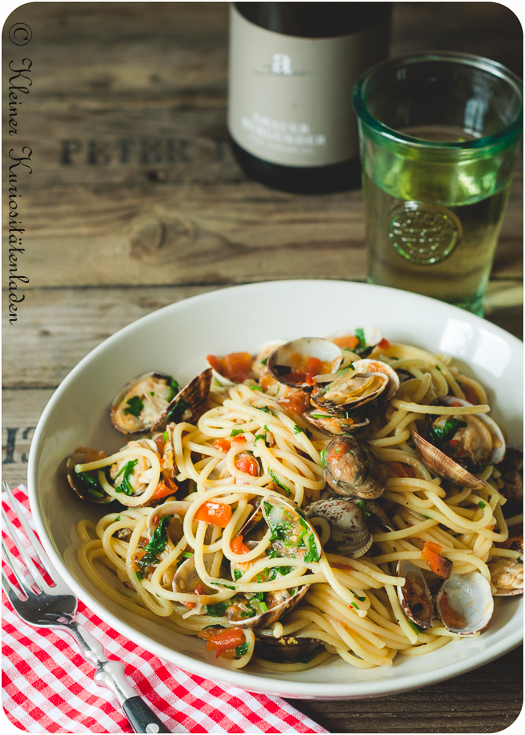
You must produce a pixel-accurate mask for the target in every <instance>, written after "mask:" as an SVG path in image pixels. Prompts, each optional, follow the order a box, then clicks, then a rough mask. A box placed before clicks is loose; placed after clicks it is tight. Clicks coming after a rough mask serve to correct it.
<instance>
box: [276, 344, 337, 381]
mask: <svg viewBox="0 0 525 735" xmlns="http://www.w3.org/2000/svg"><path fill="white" fill-rule="evenodd" d="M311 360H315V361H316V362H315V365H316V370H315V373H313V374H311V375H310V374H309V371H308V367H309V364H310V365H311V364H312V363H311ZM342 360H343V353H342V352H341V348H340V347H338V346H337V345H336V344H334V343H333V342H330V340H328V339H322V338H319V337H301V338H300V339H294V340H292V341H291V342H286V343H285V344H283V345H280V346H279V347H277V348H276V349H275V350H274V351H273V352H272V353H271V354H270V356H269V357H268V361H267V363H266V367H267V368H268V371H269V373H270V374H271V375H272V376H273V377H274V378H275V379H276V380H278V381H279V382H280V383H284V385H288V386H290V387H292V388H302V389H303V390H310V389H311V388H312V386H313V375H314V374H321V373H322V374H326V373H333V372H335V371H336V370H337V368H338V367H339V365H340V364H341V362H342Z"/></svg>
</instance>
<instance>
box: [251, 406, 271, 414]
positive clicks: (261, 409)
mask: <svg viewBox="0 0 525 735" xmlns="http://www.w3.org/2000/svg"><path fill="white" fill-rule="evenodd" d="M255 408H258V409H259V411H264V413H272V412H271V411H270V409H269V408H268V406H263V407H262V408H261V407H260V406H255Z"/></svg>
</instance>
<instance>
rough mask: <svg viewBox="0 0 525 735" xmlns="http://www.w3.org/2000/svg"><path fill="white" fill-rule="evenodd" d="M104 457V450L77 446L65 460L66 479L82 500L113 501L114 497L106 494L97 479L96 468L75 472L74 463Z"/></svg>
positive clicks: (84, 462)
mask: <svg viewBox="0 0 525 735" xmlns="http://www.w3.org/2000/svg"><path fill="white" fill-rule="evenodd" d="M106 457H107V454H106V453H105V452H99V451H98V450H96V449H89V448H87V447H78V448H77V449H75V451H74V453H73V454H72V455H71V456H70V457H68V459H67V462H66V471H67V481H68V482H69V484H70V486H71V487H72V488H73V490H74V491H75V492H76V494H77V495H78V497H79V498H82V500H87V501H88V502H90V503H112V502H113V500H114V499H113V498H112V497H111V496H110V495H108V494H107V492H106V491H105V490H104V488H103V487H102V485H101V484H100V482H99V481H98V470H91V471H90V472H77V471H76V470H75V466H76V465H82V464H88V463H89V462H96V461H98V460H99V459H105V458H106Z"/></svg>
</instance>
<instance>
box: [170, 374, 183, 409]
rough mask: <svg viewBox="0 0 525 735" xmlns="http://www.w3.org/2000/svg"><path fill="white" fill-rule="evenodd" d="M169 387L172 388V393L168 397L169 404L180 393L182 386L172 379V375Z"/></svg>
mask: <svg viewBox="0 0 525 735" xmlns="http://www.w3.org/2000/svg"><path fill="white" fill-rule="evenodd" d="M169 386H170V392H169V395H168V397H167V401H168V403H169V402H170V401H172V400H173V399H174V398H175V396H176V395H177V393H178V392H179V391H180V385H179V384H178V383H177V381H176V380H175V378H172V377H171V375H170V381H169Z"/></svg>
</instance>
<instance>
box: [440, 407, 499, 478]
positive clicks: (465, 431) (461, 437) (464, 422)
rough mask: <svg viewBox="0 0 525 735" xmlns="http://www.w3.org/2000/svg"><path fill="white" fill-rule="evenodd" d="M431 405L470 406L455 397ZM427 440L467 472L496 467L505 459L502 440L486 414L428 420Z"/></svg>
mask: <svg viewBox="0 0 525 735" xmlns="http://www.w3.org/2000/svg"><path fill="white" fill-rule="evenodd" d="M431 405H440V406H452V407H454V406H457V407H464V406H472V405H473V404H472V403H469V402H468V401H464V400H463V399H461V398H456V397H455V396H441V397H440V398H436V400H435V401H433V402H432V404H431ZM427 431H428V436H429V440H430V441H431V442H432V443H433V444H434V445H436V446H437V447H439V448H440V449H441V451H442V452H443V453H444V454H446V455H447V456H449V457H451V458H452V459H454V460H455V461H456V462H457V463H458V464H460V465H462V466H463V467H465V469H466V470H470V471H473V472H476V470H477V469H478V468H479V467H483V466H485V465H489V464H498V463H499V462H501V461H502V459H503V457H504V456H505V437H504V436H503V433H502V431H501V429H500V428H499V426H498V425H497V423H496V422H495V421H493V419H491V418H490V416H487V415H485V414H461V415H458V416H437V417H436V416H432V415H430V416H428V418H427Z"/></svg>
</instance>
